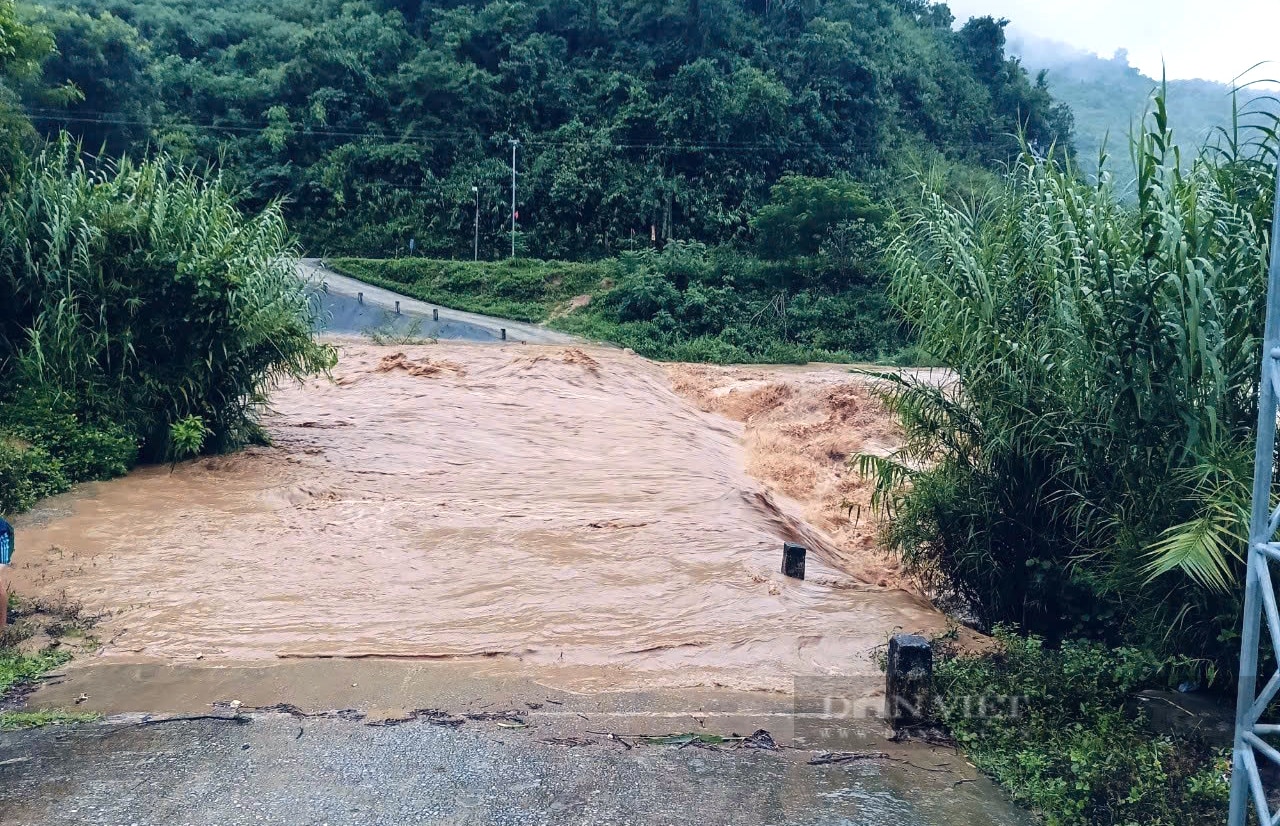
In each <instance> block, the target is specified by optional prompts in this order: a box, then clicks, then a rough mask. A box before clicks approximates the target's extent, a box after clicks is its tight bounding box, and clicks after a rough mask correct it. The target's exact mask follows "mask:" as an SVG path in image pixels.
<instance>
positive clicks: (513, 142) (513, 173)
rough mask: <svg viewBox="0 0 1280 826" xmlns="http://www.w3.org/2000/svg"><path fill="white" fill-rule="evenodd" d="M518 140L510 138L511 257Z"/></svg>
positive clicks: (513, 247) (514, 229) (512, 252)
mask: <svg viewBox="0 0 1280 826" xmlns="http://www.w3.org/2000/svg"><path fill="white" fill-rule="evenodd" d="M519 145H520V141H519V140H517V139H516V138H512V139H511V257H512V258H515V257H516V147H517V146H519Z"/></svg>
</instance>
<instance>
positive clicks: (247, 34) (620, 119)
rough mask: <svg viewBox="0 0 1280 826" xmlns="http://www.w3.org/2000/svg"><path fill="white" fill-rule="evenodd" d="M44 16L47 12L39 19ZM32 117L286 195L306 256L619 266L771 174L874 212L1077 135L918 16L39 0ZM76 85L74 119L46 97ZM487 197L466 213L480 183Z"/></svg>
mask: <svg viewBox="0 0 1280 826" xmlns="http://www.w3.org/2000/svg"><path fill="white" fill-rule="evenodd" d="M41 6H42V7H43V8H41ZM24 15H25V16H26V17H27V18H28V19H30V20H32V21H33V22H38V24H39V25H41V26H43V27H44V28H45V29H46V30H47V31H48V32H49V33H50V35H51V36H52V37H53V39H54V41H55V43H56V48H57V53H56V54H55V55H54V56H53V57H51V58H50V59H49V60H47V61H46V62H45V64H44V68H43V77H44V81H43V84H41V85H37V86H36V87H34V88H31V87H29V88H27V89H25V90H23V92H22V104H23V106H24V108H25V109H26V110H27V111H28V112H29V113H30V114H31V116H32V120H33V122H34V123H35V124H36V126H37V127H38V128H39V129H41V130H42V131H43V132H44V133H46V134H53V133H54V132H56V130H58V129H63V128H65V129H67V130H68V131H70V132H71V133H72V134H75V135H78V136H81V137H82V138H83V140H84V143H85V146H86V147H87V148H88V149H89V150H90V151H96V150H97V149H98V148H99V147H103V148H105V150H106V154H108V155H110V156H115V155H119V154H121V153H123V152H130V153H132V154H135V155H136V154H139V153H141V152H144V151H147V150H148V149H150V148H158V149H163V150H164V151H165V152H167V153H168V154H169V155H170V156H172V157H174V158H176V159H178V160H180V161H182V162H184V163H188V164H205V163H208V164H217V165H218V166H219V167H220V168H221V170H222V174H223V175H224V177H225V179H226V181H227V183H228V185H230V186H231V187H233V188H234V189H236V190H237V191H240V192H242V193H244V197H245V200H244V202H243V203H244V206H245V207H246V208H248V209H251V210H252V209H257V208H260V207H262V206H264V205H265V204H267V203H268V202H271V201H272V200H275V199H285V203H284V211H285V215H286V217H287V218H288V219H289V221H290V225H291V227H292V228H293V230H294V231H295V232H297V233H298V234H299V236H300V237H301V239H302V241H303V244H304V246H305V247H306V248H307V249H308V250H309V251H310V252H313V253H316V254H326V255H336V254H350V255H363V256H385V255H390V254H393V253H397V252H403V251H405V250H406V248H407V244H408V240H409V238H411V237H412V238H414V239H415V240H416V249H417V251H418V252H419V253H421V254H424V255H429V256H434V257H440V258H451V257H459V258H470V257H471V254H472V230H473V219H474V214H473V210H474V209H475V203H476V194H478V198H479V208H480V213H481V217H480V231H481V244H480V247H481V257H483V258H498V257H504V256H505V255H506V253H507V252H508V243H509V237H508V235H507V234H506V232H507V230H508V229H509V221H510V182H511V171H510V162H511V147H510V145H509V141H510V140H511V139H518V140H519V141H520V142H521V144H520V147H519V151H518V156H517V166H518V171H519V173H520V174H519V186H518V196H517V204H516V209H517V211H518V212H519V213H520V220H519V225H520V226H519V228H520V230H521V231H520V234H519V235H518V238H517V249H518V251H519V252H520V253H522V254H523V255H526V256H529V257H535V258H544V259H546V258H568V259H575V260H580V259H583V258H599V257H607V256H611V255H613V254H615V253H617V252H618V251H621V250H626V249H630V248H631V247H632V246H633V242H634V245H639V246H643V245H644V244H645V243H646V242H648V241H649V240H650V239H651V238H654V239H656V240H657V242H658V243H659V244H663V243H665V242H666V241H667V240H669V239H676V240H683V241H699V242H702V243H707V244H716V243H721V242H725V241H731V240H743V239H747V238H748V237H749V236H750V234H751V231H750V226H749V219H750V217H751V216H752V215H753V214H754V212H755V210H756V209H757V208H758V207H760V206H761V205H763V204H764V203H765V201H766V200H767V198H768V195H769V189H770V187H771V186H773V185H774V184H775V183H777V182H778V180H779V179H780V178H781V177H782V176H783V175H784V174H785V173H795V174H803V175H809V176H813V177H829V176H833V175H837V174H843V175H850V176H853V177H854V178H856V179H858V180H859V181H862V182H864V183H866V184H867V185H869V186H870V187H871V188H872V189H873V191H874V193H875V194H876V195H877V196H880V195H884V194H887V193H892V192H895V191H898V190H899V189H900V183H899V181H900V179H901V178H902V177H903V176H904V175H905V174H906V173H907V172H909V171H911V170H913V169H915V168H918V167H920V166H922V165H925V164H928V163H930V162H933V161H935V160H936V161H939V162H943V163H946V164H948V165H949V166H951V165H953V166H954V168H955V169H956V174H957V175H958V176H960V177H963V176H964V175H966V174H968V173H967V171H968V170H971V169H977V168H983V167H991V166H992V165H993V164H998V163H1001V162H1007V161H1010V160H1012V159H1013V158H1014V157H1016V155H1017V153H1018V139H1017V137H1016V136H1017V134H1018V132H1019V131H1020V130H1021V131H1025V133H1026V134H1027V136H1028V138H1029V139H1030V140H1031V141H1032V142H1033V143H1034V144H1036V145H1037V146H1043V147H1047V146H1049V145H1050V144H1052V143H1053V142H1055V141H1057V142H1058V143H1059V144H1063V145H1065V143H1066V142H1067V139H1068V136H1069V131H1070V116H1069V113H1068V112H1067V110H1066V109H1065V108H1063V107H1060V106H1056V105H1055V104H1054V102H1053V100H1052V99H1051V97H1050V96H1049V94H1048V92H1047V91H1046V88H1045V86H1044V84H1043V83H1042V82H1037V81H1035V80H1033V79H1031V78H1029V77H1028V76H1027V74H1026V73H1025V72H1023V71H1022V70H1021V69H1020V68H1019V66H1018V65H1017V64H1016V62H1013V61H1011V60H1009V59H1008V58H1007V56H1006V54H1005V52H1004V42H1005V41H1004V30H1003V27H1002V26H1001V25H999V23H998V22H997V21H993V20H991V19H989V18H982V19H975V20H973V21H970V22H968V23H967V24H965V25H964V26H962V27H960V28H959V29H958V30H955V29H953V27H952V23H953V18H952V15H951V14H950V13H949V12H948V11H947V8H946V7H945V6H938V5H932V4H930V3H928V2H926V1H925V0H822V1H821V2H813V3H807V4H801V3H770V2H767V0H745V2H744V1H743V0H671V1H670V2H666V1H664V2H652V1H651V0H520V1H518V2H517V1H516V0H493V2H454V1H453V0H448V1H447V2H440V3H419V2H415V1H414V0H343V1H342V2H339V0H269V2H261V1H260V0H256V1H254V2H251V1H250V0H224V2H219V3H216V4H210V3H204V2H199V0H178V1H177V2H174V1H173V0H163V1H162V0H47V2H43V3H41V4H40V6H35V5H31V6H27V7H25V12H24ZM67 82H70V83H72V84H74V86H75V88H76V89H77V90H78V92H77V93H75V94H74V95H72V96H71V98H70V99H64V100H62V101H51V100H49V99H48V92H47V90H48V88H49V87H58V86H61V85H62V84H65V83H67ZM473 186H475V187H477V189H478V193H476V194H473V191H472V187H473Z"/></svg>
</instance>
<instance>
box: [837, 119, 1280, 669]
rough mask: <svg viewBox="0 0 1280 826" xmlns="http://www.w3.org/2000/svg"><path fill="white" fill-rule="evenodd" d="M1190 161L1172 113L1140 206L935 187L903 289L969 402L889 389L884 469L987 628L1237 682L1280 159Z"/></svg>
mask: <svg viewBox="0 0 1280 826" xmlns="http://www.w3.org/2000/svg"><path fill="white" fill-rule="evenodd" d="M1173 147H1174V143H1173V139H1172V135H1171V133H1170V131H1169V129H1168V122H1167V115H1166V113H1165V110H1164V105H1163V99H1162V98H1160V97H1157V98H1156V101H1155V109H1154V114H1153V116H1152V119H1151V121H1150V125H1149V130H1148V131H1147V132H1146V133H1144V134H1142V135H1140V136H1138V137H1137V138H1136V143H1135V145H1134V157H1135V159H1136V160H1137V170H1138V177H1137V190H1136V191H1137V201H1136V204H1134V205H1133V206H1131V207H1130V206H1126V205H1123V204H1121V203H1120V201H1119V200H1118V199H1117V197H1116V194H1115V192H1114V191H1113V189H1112V188H1111V186H1110V185H1109V183H1108V179H1107V178H1106V177H1104V179H1103V181H1102V183H1101V184H1099V185H1096V186H1094V185H1090V184H1087V183H1084V182H1082V181H1081V180H1079V179H1078V178H1076V177H1075V176H1073V175H1072V174H1071V173H1070V172H1069V171H1064V170H1063V169H1062V168H1061V167H1060V166H1059V165H1058V164H1057V163H1056V162H1054V161H1052V160H1045V159H1043V158H1041V157H1036V156H1033V155H1028V156H1026V157H1025V158H1024V159H1023V160H1022V161H1020V162H1019V163H1018V164H1017V165H1016V167H1015V168H1014V169H1013V170H1012V171H1011V172H1010V174H1009V176H1008V178H1007V181H1006V183H1005V186H1004V188H1003V190H1002V191H999V192H997V193H995V194H994V195H993V196H992V197H991V198H989V199H987V200H986V201H984V202H979V203H977V204H975V205H973V206H971V207H965V206H955V205H952V204H950V203H948V202H946V201H945V200H943V198H942V197H940V196H939V195H938V194H937V193H936V192H933V191H931V190H929V189H927V188H926V190H925V192H924V196H923V200H922V203H921V205H920V206H919V207H918V208H916V209H914V210H912V211H911V213H910V214H909V215H907V216H906V219H905V221H906V223H905V230H904V233H903V235H902V236H901V238H900V239H899V240H898V241H897V243H896V246H895V247H894V251H893V254H894V260H895V266H894V269H895V272H894V276H893V286H892V291H893V294H894V296H895V297H896V299H897V300H898V302H899V303H900V305H901V307H902V308H903V311H904V313H905V315H906V317H907V318H908V319H909V320H910V321H911V322H912V323H913V325H914V326H915V328H916V329H917V330H918V331H919V333H920V345H921V346H922V347H923V348H924V349H925V350H927V351H928V352H929V353H932V354H934V355H936V356H937V357H938V358H939V359H941V360H942V361H943V362H944V363H946V364H947V365H949V366H950V367H951V368H953V369H954V371H955V375H956V378H957V381H956V382H955V383H951V384H946V385H944V386H937V385H931V384H929V383H927V382H922V381H917V380H913V379H911V378H891V379H889V383H888V384H886V390H885V394H884V395H885V398H886V401H887V403H888V404H889V406H890V408H891V409H892V410H893V411H894V412H895V413H896V414H897V416H898V418H899V419H900V421H901V422H902V425H903V428H904V434H905V443H904V446H903V448H902V449H901V450H899V451H898V452H897V453H896V454H895V455H894V456H892V457H890V458H889V459H887V460H884V459H878V458H872V457H866V458H863V459H862V460H860V461H861V466H862V469H863V470H864V471H865V472H867V473H868V474H870V475H872V476H874V478H875V480H876V504H878V505H879V506H882V507H883V508H885V510H886V511H887V512H888V513H889V515H890V516H891V517H892V523H891V525H890V527H889V528H888V531H887V539H888V541H889V542H890V544H891V545H893V546H894V547H895V548H897V549H898V550H899V551H900V552H901V553H902V555H903V557H904V558H905V559H906V561H907V562H908V563H909V565H910V566H911V567H912V568H913V569H915V570H917V571H919V572H921V573H922V574H924V575H925V576H926V577H928V578H930V580H931V582H932V584H933V585H934V586H935V587H936V588H938V589H939V590H940V592H942V593H944V594H948V595H950V596H951V597H952V598H953V599H954V600H955V601H957V602H959V603H962V604H964V605H965V606H966V607H967V608H968V609H969V610H971V611H973V612H974V614H975V615H976V616H977V617H978V618H980V620H981V621H982V622H983V623H985V624H987V625H990V624H993V623H996V622H1015V623H1017V624H1019V625H1021V626H1022V627H1024V628H1027V629H1028V630H1030V631H1032V632H1036V633H1042V634H1045V635H1047V636H1049V637H1051V638H1055V639H1058V638H1061V637H1063V636H1065V635H1068V634H1085V635H1089V636H1095V637H1098V638H1102V639H1108V640H1127V641H1130V642H1137V643H1140V644H1143V645H1148V646H1151V647H1152V648H1153V649H1155V650H1165V651H1178V652H1181V653H1186V654H1188V655H1192V656H1197V657H1200V656H1203V657H1206V658H1213V659H1216V660H1219V661H1221V662H1222V663H1223V664H1224V665H1229V664H1230V656H1231V654H1230V652H1229V651H1228V650H1227V649H1228V648H1229V646H1224V645H1223V644H1222V643H1223V640H1224V639H1229V636H1224V635H1229V634H1230V633H1231V631H1232V629H1234V628H1235V627H1236V616H1237V612H1238V610H1239V606H1238V604H1237V598H1236V596H1235V595H1234V594H1229V593H1223V588H1224V585H1225V584H1226V583H1227V582H1238V581H1239V580H1240V576H1241V572H1240V563H1239V560H1238V558H1237V553H1238V549H1242V548H1243V547H1244V542H1245V539H1244V534H1245V529H1246V520H1245V511H1246V509H1247V501H1248V485H1249V480H1250V478H1251V468H1250V461H1249V457H1250V455H1251V453H1252V449H1253V437H1254V427H1255V424H1256V417H1257V409H1256V388H1257V380H1258V375H1259V371H1260V364H1259V352H1258V350H1259V348H1258V347H1257V341H1258V340H1259V338H1260V337H1261V332H1262V330H1261V325H1262V319H1263V316H1264V313H1263V309H1264V307H1263V302H1264V296H1265V294H1266V290H1265V275H1266V270H1267V264H1268V239H1269V223H1270V216H1271V210H1272V193H1273V192H1274V186H1275V168H1274V166H1273V165H1272V163H1273V161H1274V158H1275V153H1276V149H1277V146H1276V143H1275V133H1274V132H1269V133H1263V134H1261V135H1260V136H1259V139H1258V141H1255V142H1254V143H1253V144H1252V145H1245V144H1240V145H1239V146H1237V147H1236V149H1237V151H1236V152H1235V153H1234V154H1230V155H1224V154H1221V153H1212V154H1206V155H1204V156H1202V157H1200V158H1198V159H1197V160H1195V161H1194V162H1193V163H1192V164H1190V165H1189V167H1188V168H1187V169H1185V170H1184V169H1183V168H1182V165H1181V164H1180V163H1179V162H1178V161H1179V159H1178V157H1177V153H1176V150H1175V149H1174V148H1173Z"/></svg>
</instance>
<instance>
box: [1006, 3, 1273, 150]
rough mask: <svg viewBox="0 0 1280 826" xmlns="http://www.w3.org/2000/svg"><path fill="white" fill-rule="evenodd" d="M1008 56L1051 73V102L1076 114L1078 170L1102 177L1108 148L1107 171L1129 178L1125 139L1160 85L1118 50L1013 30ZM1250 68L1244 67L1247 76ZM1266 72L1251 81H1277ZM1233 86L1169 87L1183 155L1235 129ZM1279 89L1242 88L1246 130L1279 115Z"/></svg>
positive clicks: (1173, 83)
mask: <svg viewBox="0 0 1280 826" xmlns="http://www.w3.org/2000/svg"><path fill="white" fill-rule="evenodd" d="M1008 38H1009V41H1008V45H1009V51H1010V52H1011V53H1012V54H1015V55H1017V56H1018V57H1019V58H1020V59H1021V61H1022V64H1023V66H1024V67H1025V68H1026V69H1027V71H1028V72H1029V73H1030V74H1031V75H1033V76H1035V75H1037V74H1038V73H1040V72H1042V71H1043V72H1045V73H1046V80H1047V82H1048V86H1049V89H1050V91H1051V92H1052V94H1053V96H1054V97H1055V98H1056V99H1058V100H1060V101H1062V102H1064V103H1066V104H1067V105H1068V106H1070V107H1071V111H1072V113H1073V115H1074V116H1075V132H1074V136H1075V146H1076V150H1077V153H1078V158H1079V162H1080V165H1081V168H1082V169H1083V170H1084V171H1086V172H1088V173H1093V172H1095V171H1096V170H1097V165H1098V158H1099V153H1100V152H1101V151H1102V149H1103V147H1104V145H1105V147H1106V150H1107V154H1108V156H1109V158H1110V160H1109V167H1110V168H1111V169H1112V171H1114V172H1116V174H1118V175H1125V174H1127V172H1128V170H1129V168H1130V166H1131V164H1130V162H1129V160H1128V156H1129V150H1128V136H1129V131H1130V127H1131V125H1134V124H1136V123H1137V121H1138V120H1139V119H1140V118H1142V117H1143V115H1144V114H1145V113H1147V112H1149V111H1150V109H1151V98H1152V94H1153V93H1154V92H1155V91H1156V90H1157V89H1158V88H1159V86H1160V79H1159V78H1152V77H1148V76H1146V75H1144V74H1142V73H1141V72H1140V71H1138V69H1136V68H1134V67H1133V66H1130V65H1129V61H1128V54H1127V53H1126V52H1125V50H1123V49H1121V50H1118V51H1117V52H1116V53H1115V55H1114V56H1112V57H1111V58H1104V57H1099V56H1098V55H1096V54H1093V53H1092V52H1087V51H1084V50H1082V49H1077V48H1075V47H1074V46H1071V45H1069V44H1066V43H1061V42H1058V41H1055V40H1050V39H1047V38H1038V37H1035V36H1032V35H1027V34H1025V33H1022V32H1018V31H1016V30H1014V29H1013V28H1012V27H1011V28H1010V29H1009V34H1008ZM1249 68H1250V67H1249V66H1241V67H1240V71H1241V72H1245V71H1246V70H1248V69H1249ZM1267 68H1268V67H1265V66H1264V67H1261V68H1260V69H1258V70H1257V71H1254V72H1252V73H1250V76H1251V77H1275V76H1277V75H1280V66H1276V67H1272V71H1270V72H1268V71H1267ZM1231 92H1232V86H1231V85H1229V84H1226V83H1217V82H1214V81H1210V80H1170V81H1168V108H1169V114H1170V121H1171V123H1172V124H1173V129H1174V134H1175V135H1176V136H1177V139H1178V143H1179V145H1180V146H1181V147H1182V148H1183V151H1184V154H1186V153H1192V154H1193V153H1194V150H1195V149H1196V148H1198V147H1199V146H1201V145H1202V144H1204V143H1205V142H1206V141H1213V140H1216V139H1217V138H1218V137H1219V132H1218V130H1219V129H1229V128H1230V127H1231V124H1232V94H1231ZM1276 95H1277V90H1276V88H1275V87H1274V86H1268V85H1265V84H1258V85H1253V86H1248V87H1246V88H1243V89H1240V90H1239V91H1238V94H1237V96H1236V106H1237V107H1238V112H1239V113H1240V122H1241V123H1250V122H1256V121H1257V119H1256V117H1254V116H1253V115H1252V113H1255V112H1258V111H1260V110H1265V109H1268V108H1269V109H1270V110H1271V111H1280V104H1278V103H1277V101H1276V98H1275V96H1276Z"/></svg>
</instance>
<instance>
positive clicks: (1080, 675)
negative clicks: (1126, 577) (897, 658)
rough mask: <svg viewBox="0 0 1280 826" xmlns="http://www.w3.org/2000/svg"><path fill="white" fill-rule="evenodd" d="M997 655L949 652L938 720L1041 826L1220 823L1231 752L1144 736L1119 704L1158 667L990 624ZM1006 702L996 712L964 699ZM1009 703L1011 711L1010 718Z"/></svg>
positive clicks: (1162, 667) (1146, 658) (1139, 655)
mask: <svg viewBox="0 0 1280 826" xmlns="http://www.w3.org/2000/svg"><path fill="white" fill-rule="evenodd" d="M996 636H997V640H998V642H999V644H1000V648H1001V650H1000V653H998V654H995V655H990V656H986V657H976V658H951V659H945V660H943V661H942V662H940V663H939V664H938V667H937V669H936V672H935V679H936V686H937V690H938V693H939V700H940V703H939V707H940V708H941V709H942V710H943V711H942V717H943V722H944V723H945V724H946V725H947V726H948V727H949V728H950V730H951V732H952V734H953V735H954V736H955V738H956V740H957V741H958V742H959V743H960V744H961V745H963V746H964V747H965V751H966V753H967V755H968V757H969V759H970V760H972V761H973V763H974V765H976V766H977V767H978V768H979V769H981V770H982V771H983V772H985V773H987V774H989V775H991V776H992V777H993V778H994V779H995V780H996V781H998V782H999V783H1000V784H1001V785H1002V786H1003V787H1004V788H1005V789H1006V790H1007V791H1008V792H1009V794H1010V795H1011V796H1012V797H1013V799H1014V800H1015V801H1016V802H1017V803H1019V804H1021V805H1024V806H1028V807H1030V808H1032V809H1035V810H1037V811H1038V812H1039V813H1040V814H1041V815H1043V817H1044V819H1045V821H1046V822H1047V823H1048V824H1050V826H1089V825H1090V824H1095V823H1117V824H1132V825H1133V826H1182V824H1187V823H1225V822H1226V802H1227V793H1228V783H1227V780H1226V774H1227V765H1228V764H1229V762H1230V761H1229V758H1228V757H1227V756H1226V755H1225V750H1224V751H1223V752H1218V751H1215V750H1214V749H1212V748H1210V747H1209V746H1207V745H1205V744H1204V743H1203V742H1201V741H1199V740H1195V739H1188V738H1181V737H1174V736H1170V735H1163V734H1157V733H1154V732H1152V731H1151V730H1150V729H1149V728H1148V726H1147V725H1146V721H1145V720H1144V718H1143V717H1142V716H1140V715H1135V714H1132V713H1130V712H1129V711H1128V710H1127V708H1126V703H1127V701H1128V700H1129V698H1130V696H1131V694H1132V693H1133V692H1134V691H1136V690H1138V689H1142V688H1148V687H1155V686H1160V685H1161V677H1162V676H1163V675H1164V674H1165V673H1167V671H1166V669H1167V665H1166V664H1165V663H1162V662H1159V661H1157V660H1155V659H1154V658H1152V657H1151V656H1150V655H1147V654H1144V653H1143V652H1141V651H1139V650H1137V649H1133V648H1118V649H1114V650H1113V649H1107V648H1105V647H1103V646H1101V645H1098V644H1096V643H1092V642H1078V641H1075V642H1066V643H1064V644H1063V645H1062V647H1061V648H1060V649H1059V650H1050V649H1049V648H1047V647H1045V645H1044V643H1043V642H1042V640H1041V639H1039V638H1037V637H1026V638H1024V637H1019V636H1017V635H1016V634H1013V633H1011V632H1010V631H1008V630H1006V629H1003V628H1001V629H998V630H997V634H996ZM977 697H987V698H991V697H1004V698H1008V697H1015V698H1018V699H1017V701H1016V704H1014V703H1005V702H1001V703H1000V704H999V707H1000V708H1001V709H1002V710H1003V711H1005V712H1006V714H1005V715H1004V716H996V715H989V716H979V715H977V714H974V713H973V710H974V709H975V708H977V707H978V706H977V703H976V702H974V701H972V700H970V702H968V703H966V702H965V700H966V698H977ZM1013 708H1016V709H1017V713H1016V714H1013V713H1011V710H1012V709H1013Z"/></svg>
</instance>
